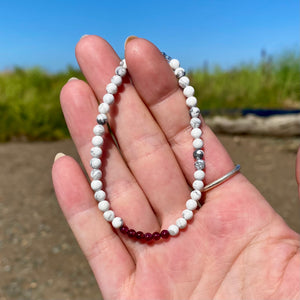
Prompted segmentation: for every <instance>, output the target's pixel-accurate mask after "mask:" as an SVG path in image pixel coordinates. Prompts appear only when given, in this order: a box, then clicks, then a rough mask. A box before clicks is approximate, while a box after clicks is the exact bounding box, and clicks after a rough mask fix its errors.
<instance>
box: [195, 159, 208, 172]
mask: <svg viewBox="0 0 300 300" xmlns="http://www.w3.org/2000/svg"><path fill="white" fill-rule="evenodd" d="M194 165H195V168H196V169H197V170H203V169H205V161H204V160H203V159H197V160H196V161H195V164H194Z"/></svg>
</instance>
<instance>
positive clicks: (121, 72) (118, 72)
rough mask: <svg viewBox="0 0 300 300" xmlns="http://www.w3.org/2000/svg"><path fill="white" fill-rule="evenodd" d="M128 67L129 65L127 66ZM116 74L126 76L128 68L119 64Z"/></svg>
mask: <svg viewBox="0 0 300 300" xmlns="http://www.w3.org/2000/svg"><path fill="white" fill-rule="evenodd" d="M126 67H127V66H126ZM115 73H116V75H119V76H121V77H124V76H125V75H126V73H127V70H126V69H125V68H124V66H123V67H122V66H119V67H117V68H116V70H115Z"/></svg>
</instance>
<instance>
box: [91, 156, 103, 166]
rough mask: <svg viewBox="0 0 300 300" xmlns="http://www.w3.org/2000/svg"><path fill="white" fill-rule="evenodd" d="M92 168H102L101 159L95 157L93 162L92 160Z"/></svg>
mask: <svg viewBox="0 0 300 300" xmlns="http://www.w3.org/2000/svg"><path fill="white" fill-rule="evenodd" d="M90 166H91V167H92V168H93V169H99V168H100V167H101V160H100V159H99V158H96V157H93V158H92V159H91V160H90Z"/></svg>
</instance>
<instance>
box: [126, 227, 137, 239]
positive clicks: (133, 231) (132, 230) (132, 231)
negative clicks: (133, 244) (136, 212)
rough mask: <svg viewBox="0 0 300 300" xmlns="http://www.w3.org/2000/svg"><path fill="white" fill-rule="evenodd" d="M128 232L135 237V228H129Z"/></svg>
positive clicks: (131, 236)
mask: <svg viewBox="0 0 300 300" xmlns="http://www.w3.org/2000/svg"><path fill="white" fill-rule="evenodd" d="M127 234H128V236H129V237H130V238H134V237H135V235H136V231H135V230H134V229H129V230H128V232H127Z"/></svg>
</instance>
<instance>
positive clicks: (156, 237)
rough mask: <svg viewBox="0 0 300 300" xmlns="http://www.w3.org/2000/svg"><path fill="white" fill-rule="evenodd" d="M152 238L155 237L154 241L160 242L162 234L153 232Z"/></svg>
mask: <svg viewBox="0 0 300 300" xmlns="http://www.w3.org/2000/svg"><path fill="white" fill-rule="evenodd" d="M152 236H153V239H154V240H156V241H158V240H159V239H160V233H159V232H153V234H152Z"/></svg>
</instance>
